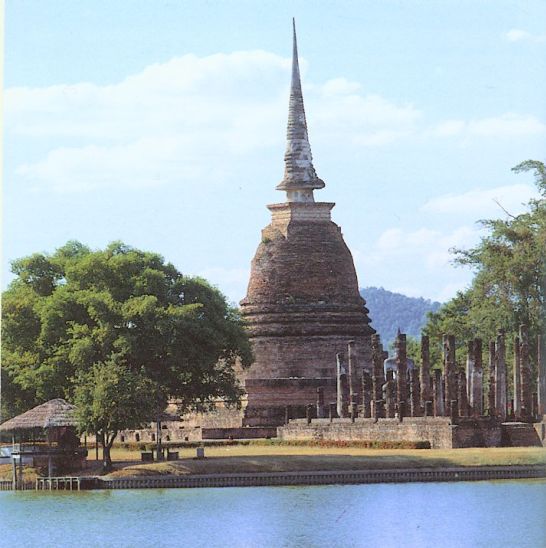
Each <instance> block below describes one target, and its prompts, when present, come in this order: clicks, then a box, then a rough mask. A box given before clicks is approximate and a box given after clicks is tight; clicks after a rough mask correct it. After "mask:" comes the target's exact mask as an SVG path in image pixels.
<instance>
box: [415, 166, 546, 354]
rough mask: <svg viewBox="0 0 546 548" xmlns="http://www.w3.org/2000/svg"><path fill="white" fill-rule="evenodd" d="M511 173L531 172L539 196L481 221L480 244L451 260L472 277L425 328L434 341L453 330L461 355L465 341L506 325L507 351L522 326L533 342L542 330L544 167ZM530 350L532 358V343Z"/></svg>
mask: <svg viewBox="0 0 546 548" xmlns="http://www.w3.org/2000/svg"><path fill="white" fill-rule="evenodd" d="M513 171H514V172H515V173H523V172H530V173H532V174H533V175H534V179H535V184H536V186H537V189H538V191H539V197H538V198H537V199H533V200H531V201H530V202H529V203H528V204H527V210H526V211H525V212H524V213H522V214H520V215H512V214H511V213H510V212H508V211H507V212H506V215H505V218H503V219H490V220H485V221H481V223H482V224H483V226H484V227H485V228H486V229H487V234H486V236H484V237H483V238H482V239H481V241H480V243H479V244H478V245H477V246H476V247H474V248H472V249H468V250H455V262H456V263H457V264H459V265H463V266H467V267H470V268H472V269H473V271H474V272H475V276H474V279H473V281H472V284H471V286H470V287H469V288H468V289H467V290H466V291H462V292H459V293H458V294H457V295H456V296H455V297H454V298H453V299H452V300H451V301H449V302H448V303H446V304H445V305H444V306H443V307H442V308H441V309H440V310H439V311H438V312H436V313H433V314H431V315H430V319H429V322H428V324H427V325H426V327H425V329H424V332H425V333H426V334H428V335H429V336H430V337H431V342H432V341H434V343H435V344H436V345H438V344H439V340H440V338H441V335H442V333H452V334H454V335H455V336H456V337H457V339H458V341H459V356H460V358H461V359H462V356H463V354H464V347H465V344H466V341H467V340H469V339H472V338H474V337H481V338H482V339H483V340H484V342H487V341H488V340H492V339H493V338H494V337H495V335H496V332H497V330H498V329H500V328H502V329H505V330H506V333H507V335H508V337H507V342H508V347H509V348H508V349H509V351H510V350H511V346H512V345H511V342H512V340H513V337H514V336H515V335H516V334H517V331H518V327H519V325H520V324H522V323H524V324H527V325H528V326H529V333H530V341H531V342H533V341H536V340H537V339H536V337H537V336H538V335H539V333H544V331H545V328H546V319H545V317H546V314H545V302H546V301H545V299H546V169H545V166H544V164H543V163H542V162H538V161H535V160H527V161H525V162H523V163H521V164H519V165H517V166H516V167H515V168H513ZM501 205H502V204H501ZM530 350H531V357H532V358H533V359H536V344H531V348H530Z"/></svg>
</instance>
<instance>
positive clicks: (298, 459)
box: [111, 446, 546, 477]
mask: <svg viewBox="0 0 546 548" xmlns="http://www.w3.org/2000/svg"><path fill="white" fill-rule="evenodd" d="M194 454H195V450H186V451H182V455H181V457H182V460H179V461H174V462H159V463H148V464H137V463H128V462H127V461H125V462H124V463H119V465H118V466H117V467H116V468H118V469H117V470H116V471H114V472H112V474H111V476H113V477H123V476H142V475H155V474H173V475H185V474H221V473H240V472H252V473H254V472H296V471H317V470H387V469H401V468H428V467H432V468H447V467H450V466H501V465H546V450H545V449H543V448H535V447H518V448H491V449H476V448H473V449H450V450H434V451H431V450H429V451H423V450H411V449H405V450H378V449H375V450H374V449H360V448H329V449H326V450H325V449H323V448H316V447H290V446H272V447H269V448H268V447H264V446H231V447H213V448H207V450H206V456H207V458H206V459H204V460H196V459H193V458H188V457H193V456H194Z"/></svg>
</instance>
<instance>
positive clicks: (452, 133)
mask: <svg viewBox="0 0 546 548" xmlns="http://www.w3.org/2000/svg"><path fill="white" fill-rule="evenodd" d="M429 133H430V134H431V135H432V136H436V137H487V138H496V139H497V138H513V137H525V136H533V135H540V134H544V133H546V125H545V124H544V123H543V122H541V121H540V120H539V119H538V118H536V117H535V116H531V115H522V114H516V113H513V112H507V113H504V114H501V115H500V116H492V117H489V118H479V119H475V120H468V121H465V120H445V121H443V122H440V123H439V124H437V125H435V126H433V127H432V128H431V129H430V130H429Z"/></svg>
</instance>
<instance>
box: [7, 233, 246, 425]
mask: <svg viewBox="0 0 546 548" xmlns="http://www.w3.org/2000/svg"><path fill="white" fill-rule="evenodd" d="M12 270H13V272H14V273H15V274H16V276H17V277H16V279H15V280H14V281H13V282H12V283H11V284H10V286H9V288H8V289H7V291H5V292H4V294H3V308H2V320H3V322H2V337H3V348H2V350H3V356H2V358H3V369H2V381H3V386H2V392H3V402H2V403H3V407H4V410H5V411H7V413H8V414H11V413H14V412H17V411H21V410H23V409H27V408H28V407H30V406H32V405H34V404H37V403H41V402H43V401H46V400H48V399H51V398H54V397H65V398H67V399H69V400H73V399H74V395H75V390H76V387H77V386H78V382H82V381H81V379H83V378H84V377H82V374H83V375H85V374H87V373H89V372H91V371H93V368H94V367H95V366H96V365H97V364H107V363H115V364H119V365H123V367H125V368H126V369H128V370H129V371H130V372H132V373H134V374H137V375H140V376H142V377H143V378H146V379H148V380H149V381H150V382H151V383H152V384H153V386H154V387H155V389H154V390H155V394H154V395H155V398H156V400H157V406H158V408H159V407H161V405H163V404H164V403H165V400H166V398H167V397H169V398H174V399H176V400H177V402H178V403H179V405H180V408H181V410H184V409H188V408H207V407H210V406H211V405H213V402H214V400H215V399H217V398H222V399H224V400H226V401H228V402H233V403H236V402H238V401H239V399H240V396H241V394H242V390H241V387H240V386H239V384H238V382H237V378H236V375H235V372H234V365H235V364H236V361H238V362H239V363H240V364H241V366H243V367H246V366H247V365H248V364H249V363H250V362H251V359H252V355H251V350H250V345H249V342H248V338H247V336H246V333H245V331H244V329H243V324H242V321H241V318H240V316H239V314H238V311H237V310H236V309H234V308H232V307H230V306H228V304H227V303H226V300H225V298H224V296H223V295H222V294H221V293H220V292H219V291H218V290H217V289H215V288H213V287H211V286H210V285H209V284H208V283H207V282H206V281H204V280H202V279H199V278H191V277H186V276H183V275H182V274H181V273H180V272H178V270H177V269H176V268H175V267H174V266H173V265H172V264H169V263H165V261H164V260H163V258H162V257H161V256H160V255H157V254H155V253H149V252H143V251H139V250H137V249H134V248H131V247H129V246H127V245H124V244H123V243H119V242H116V243H113V244H111V245H109V246H108V247H107V248H106V249H105V250H100V251H92V250H90V249H89V248H87V247H86V246H84V245H82V244H80V243H78V242H68V243H67V244H66V245H65V246H64V247H62V248H60V249H58V250H57V251H56V252H55V253H53V254H51V255H46V254H34V255H32V256H30V257H25V258H23V259H19V260H17V261H15V262H14V263H13V265H12ZM5 414H6V413H4V416H5Z"/></svg>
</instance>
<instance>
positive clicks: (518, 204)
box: [421, 184, 538, 218]
mask: <svg viewBox="0 0 546 548" xmlns="http://www.w3.org/2000/svg"><path fill="white" fill-rule="evenodd" d="M531 198H538V192H537V191H536V189H534V188H533V187H532V186H531V185H527V184H515V185H506V186H500V187H495V188H490V189H480V188H477V189H474V190H470V191H468V192H464V193H462V194H445V195H443V196H438V197H437V198H432V199H431V200H429V201H428V202H426V203H425V204H424V205H423V206H422V207H421V211H423V212H426V213H438V214H449V215H464V216H465V217H470V218H478V217H481V218H487V217H490V216H499V215H500V216H502V215H504V213H503V211H502V208H504V209H505V210H506V211H508V212H509V213H511V214H512V215H517V214H519V213H522V212H523V211H524V210H525V205H524V204H525V203H526V202H528V201H529V200H530V199H531ZM499 204H500V205H499ZM501 206H502V208H501Z"/></svg>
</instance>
